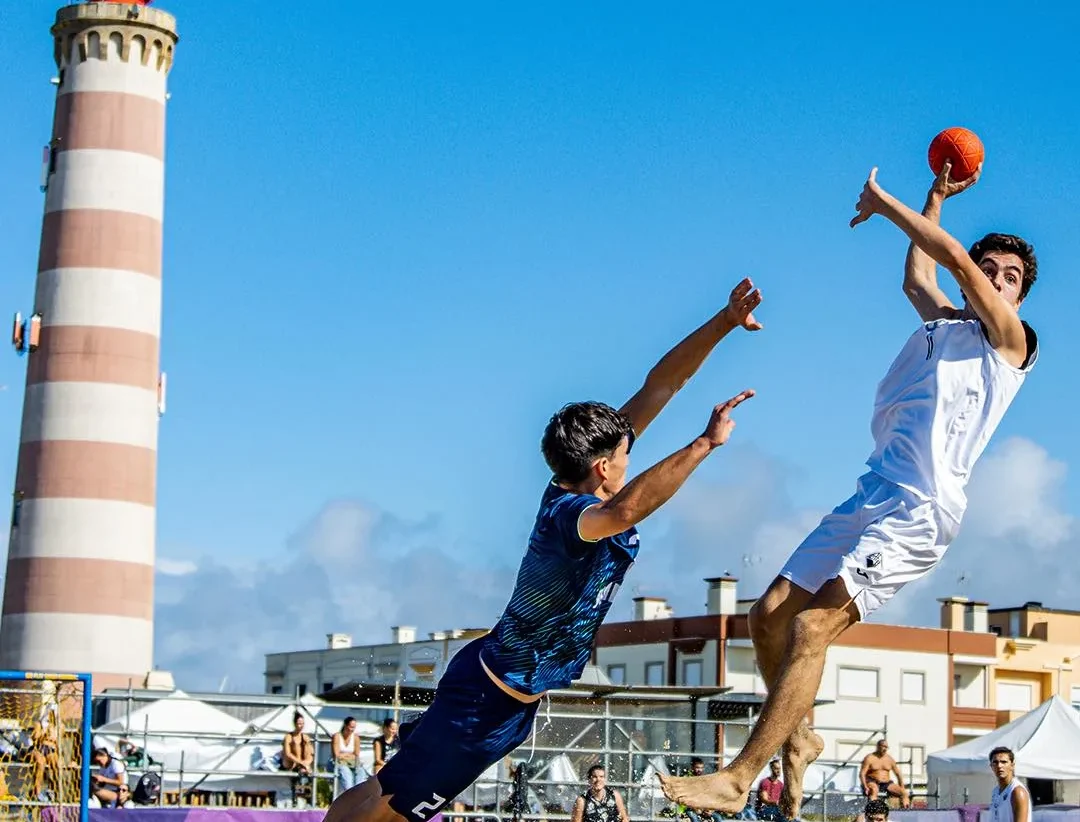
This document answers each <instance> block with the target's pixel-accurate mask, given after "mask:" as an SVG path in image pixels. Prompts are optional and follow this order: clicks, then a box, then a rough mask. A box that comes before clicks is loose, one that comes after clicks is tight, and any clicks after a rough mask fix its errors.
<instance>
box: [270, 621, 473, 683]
mask: <svg viewBox="0 0 1080 822" xmlns="http://www.w3.org/2000/svg"><path fill="white" fill-rule="evenodd" d="M487 630H488V629H487V628H455V629H452V630H449V631H437V632H434V633H430V634H428V638H427V639H417V638H416V629H415V628H412V627H408V626H399V627H394V628H391V629H390V634H391V641H390V642H387V643H383V644H379V645H353V644H352V637H351V636H349V635H348V634H329V635H328V636H327V637H326V645H325V646H324V647H322V648H315V649H311V650H306V651H286V652H283V653H274V654H267V655H266V671H265V673H264V676H265V680H266V692H267V693H270V694H288V695H290V696H296V695H297V694H299V695H300V696H303V695H304V694H321V693H325V692H327V691H330V690H333V689H334V688H338V687H341V686H342V685H346V684H348V683H350V682H363V683H366V684H370V685H392V684H394V683H395V682H411V683H435V682H438V681H439V678H440V677H441V676H442V674H443V671H444V670H445V669H446V665H447V663H449V661H450V658H451V657H452V656H453V655H454V654H456V653H457V652H458V649H460V648H462V647H463V646H465V645H467V644H468V643H469V642H471V641H472V640H473V639H475V638H476V637H478V636H482V635H484V634H485V633H487Z"/></svg>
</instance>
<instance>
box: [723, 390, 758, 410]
mask: <svg viewBox="0 0 1080 822" xmlns="http://www.w3.org/2000/svg"><path fill="white" fill-rule="evenodd" d="M754 393H755V392H754V389H753V388H747V389H746V390H745V391H741V392H739V393H738V394H736V395H735V396H734V397H732V398H731V399H730V400H728V401H727V402H725V403H724V404H723V405H721V406H720V408H721V409H722V410H724V411H731V410H732V409H733V408H737V407H738V406H740V405H742V404H743V403H744V402H746V401H747V400H748V399H750V398H751V397H752V396H754Z"/></svg>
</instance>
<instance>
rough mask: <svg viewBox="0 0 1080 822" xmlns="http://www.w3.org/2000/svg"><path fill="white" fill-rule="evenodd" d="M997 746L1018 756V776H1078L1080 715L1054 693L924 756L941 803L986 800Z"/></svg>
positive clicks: (1073, 778) (1066, 778)
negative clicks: (984, 731) (987, 729)
mask: <svg viewBox="0 0 1080 822" xmlns="http://www.w3.org/2000/svg"><path fill="white" fill-rule="evenodd" d="M999 746H1004V747H1006V748H1009V749H1011V750H1012V751H1013V753H1014V754H1015V755H1016V775H1017V776H1019V777H1021V778H1025V779H1030V778H1035V779H1051V780H1061V781H1066V782H1073V781H1077V780H1080V757H1077V751H1080V716H1078V715H1077V712H1076V711H1075V710H1073V708H1072V707H1071V706H1070V705H1069V703H1067V702H1066V701H1065V700H1063V699H1062V698H1061V697H1059V696H1052V697H1051V698H1050V699H1048V700H1046V702H1044V703H1043V704H1042V705H1040V706H1039V707H1038V708H1035V709H1034V710H1032V711H1029V712H1028V713H1026V714H1024V715H1023V716H1021V717H1020V718H1019V719H1014V720H1013V721H1012V722H1010V723H1009V724H1008V725H1002V726H1001V727H1000V728H998V729H997V730H994V731H991V732H990V733H988V734H986V735H984V736H980V737H977V738H975V739H971V740H969V741H967V742H963V743H961V744H959V745H954V746H953V747H951V748H946V749H945V750H943V751H939V752H938V753H934V754H931V755H930V756H929V757H927V759H926V767H927V773H928V775H929V777H930V785H931V786H933V785H934V784H935V782H937V781H938V780H940V782H938V786H939V790H940V792H941V803H942V805H944V806H945V807H948V805H947V804H945V803H954V804H959V803H961V802H964V801H968V802H972V803H976V804H986V803H987V802H989V801H990V793H991V791H992V790H993V788H994V784H995V780H994V777H993V774H991V772H990V751H992V750H993V749H994V748H997V747H999ZM965 789H966V795H965Z"/></svg>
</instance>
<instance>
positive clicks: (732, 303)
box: [725, 277, 762, 331]
mask: <svg viewBox="0 0 1080 822" xmlns="http://www.w3.org/2000/svg"><path fill="white" fill-rule="evenodd" d="M759 305H761V291H759V290H758V289H756V288H754V284H753V283H752V282H751V281H750V278H749V277H746V278H745V279H744V280H743V281H742V282H741V283H739V284H738V285H737V286H735V288H733V289H732V290H731V296H730V297H729V298H728V304H727V308H726V309H725V310H726V311H727V313H728V316H729V317H730V318H731V321H732V322H733V323H734V324H735V325H741V326H742V327H743V328H745V329H746V330H747V331H760V330H761V328H762V326H761V323H759V322H758V321H757V320H755V319H754V315H753V313H752V312H753V310H754V309H755V308H757V307H758V306H759Z"/></svg>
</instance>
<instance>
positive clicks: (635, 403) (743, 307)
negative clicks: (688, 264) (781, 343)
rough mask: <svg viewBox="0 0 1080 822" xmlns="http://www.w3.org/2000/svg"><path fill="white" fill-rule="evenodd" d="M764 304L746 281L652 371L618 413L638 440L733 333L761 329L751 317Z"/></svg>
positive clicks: (759, 295) (752, 285)
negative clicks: (741, 330) (712, 353)
mask: <svg viewBox="0 0 1080 822" xmlns="http://www.w3.org/2000/svg"><path fill="white" fill-rule="evenodd" d="M760 304H761V292H760V291H759V290H757V289H756V288H754V284H753V283H752V282H750V278H749V277H747V278H746V279H744V280H743V281H742V282H741V283H739V284H738V285H737V286H735V289H734V290H733V291H732V292H731V296H730V298H729V299H728V304H727V305H726V306H724V307H723V308H722V309H721V310H720V311H718V312H717V313H716V314H715V315H714V316H713V317H712V319H710V320H709V321H708V322H706V323H705V324H704V325H702V326H701V327H700V328H698V329H697V330H696V331H694V332H692V333H691V334H690V335H689V336H687V337H686V338H685V339H684V340H683V341H682V342H680V343H679V344H678V345H676V346H675V347H674V348H672V349H671V350H670V351H669V352H668V353H667V354H665V355H664V356H663V357H662V358H661V360H660V362H658V363H657V364H656V365H654V366H653V367H652V370H650V371H649V374H648V376H646V377H645V384H644V385H643V386H642V387H641V388H640V389H639V390H638V392H637V393H636V394H634V396H633V397H631V398H630V399H629V400H628V401H627V402H626V404H625V405H624V406H623V407H622V408H621V409H619V410H620V411H622V413H624V414H626V416H627V417H629V418H630V425H631V426H632V427H633V429H634V434H635V435H636V436H641V434H642V432H643V431H644V430H645V429H646V428H647V427H648V426H649V423H651V422H652V421H653V420H654V419H656V417H657V415H658V414H659V413H660V412H661V411H662V410H664V406H665V405H667V404H668V402H670V401H671V398H672V397H674V396H675V395H676V394H677V393H678V392H679V389H680V388H682V387H683V386H684V385H686V383H687V381H688V380H689V379H690V378H691V377H692V376H694V374H695V373H696V372H697V370H698V369H699V368H700V367H701V364H702V363H703V362H705V358H706V357H708V356H709V353H710V352H711V351H712V350H713V349H714V348H716V346H717V343H719V342H720V340H722V339H724V337H726V336H727V335H728V334H729V333H730V332H731V331H732V330H733V329H735V328H738V327H739V326H742V327H743V328H745V329H747V330H749V331H757V330H759V329H760V328H761V324H760V323H758V322H757V321H756V320H755V319H754V316H753V314H752V313H751V312H752V311H753V310H754V309H755V308H757V307H758V305H760Z"/></svg>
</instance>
